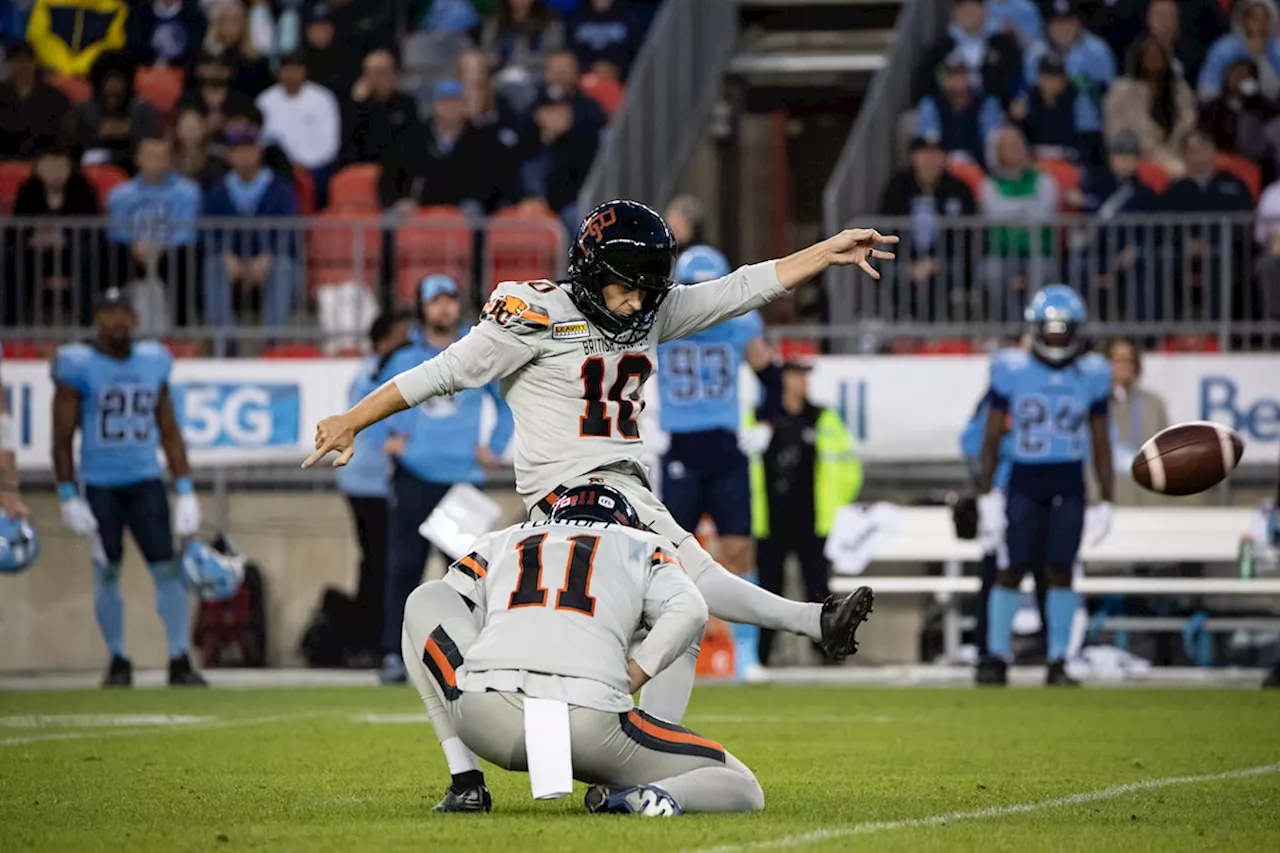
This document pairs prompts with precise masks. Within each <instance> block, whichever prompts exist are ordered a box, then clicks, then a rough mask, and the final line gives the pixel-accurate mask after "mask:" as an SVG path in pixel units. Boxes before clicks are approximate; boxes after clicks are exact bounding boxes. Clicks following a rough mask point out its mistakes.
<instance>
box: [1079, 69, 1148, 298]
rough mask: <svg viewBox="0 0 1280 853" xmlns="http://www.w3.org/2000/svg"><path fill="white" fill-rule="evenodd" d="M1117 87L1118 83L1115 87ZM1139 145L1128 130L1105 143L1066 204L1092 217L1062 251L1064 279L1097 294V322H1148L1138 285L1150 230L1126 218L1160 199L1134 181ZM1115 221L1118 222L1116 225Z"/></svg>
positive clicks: (1139, 155)
mask: <svg viewBox="0 0 1280 853" xmlns="http://www.w3.org/2000/svg"><path fill="white" fill-rule="evenodd" d="M1117 85H1118V84H1117ZM1141 154H1142V147H1141V145H1140V143H1139V142H1138V137H1137V136H1135V135H1134V134H1133V132H1132V131H1128V130H1126V131H1122V132H1120V133H1118V134H1116V135H1115V136H1113V137H1111V138H1110V139H1109V140H1108V142H1107V160H1106V162H1105V164H1102V165H1097V166H1091V167H1090V168H1088V169H1086V170H1085V172H1084V175H1083V178H1082V180H1081V185H1080V189H1079V190H1078V191H1076V192H1075V193H1072V194H1069V195H1068V197H1067V201H1068V202H1069V203H1071V204H1072V205H1074V206H1076V207H1078V208H1080V209H1081V210H1084V211H1085V212H1087V213H1091V214H1093V215H1094V219H1093V220H1092V221H1091V222H1090V223H1089V225H1087V226H1086V227H1084V228H1081V229H1078V230H1077V231H1075V232H1073V234H1072V239H1073V242H1072V244H1071V251H1070V252H1068V253H1067V266H1068V280H1069V281H1071V282H1072V283H1073V284H1074V285H1075V286H1076V288H1077V289H1078V290H1080V291H1081V292H1082V293H1088V292H1090V291H1092V292H1094V293H1097V294H1098V296H1097V298H1096V300H1093V302H1094V304H1096V305H1097V306H1098V310H1097V314H1098V316H1099V319H1106V320H1123V319H1137V320H1144V319H1147V318H1148V317H1149V316H1150V314H1149V309H1148V305H1147V301H1146V300H1145V299H1144V298H1143V297H1144V296H1145V294H1144V293H1142V291H1141V290H1140V289H1138V288H1139V287H1140V283H1141V282H1142V281H1143V280H1144V279H1143V276H1144V275H1145V271H1146V269H1147V268H1148V264H1149V263H1150V261H1151V258H1150V257H1148V254H1149V250H1150V245H1149V242H1150V241H1149V238H1148V234H1149V233H1150V229H1149V228H1147V227H1146V226H1144V225H1142V224H1140V223H1137V222H1133V221H1130V220H1128V219H1127V217H1129V216H1131V215H1133V214H1141V213H1153V212H1155V211H1157V210H1159V209H1160V197H1159V195H1157V193H1156V192H1155V190H1153V189H1151V187H1149V186H1147V185H1146V184H1144V183H1143V182H1142V181H1141V180H1139V178H1138V164H1139V162H1140V161H1141ZM1117 218H1118V219H1119V222H1117V221H1116V220H1117Z"/></svg>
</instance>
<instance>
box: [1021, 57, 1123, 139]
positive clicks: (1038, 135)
mask: <svg viewBox="0 0 1280 853" xmlns="http://www.w3.org/2000/svg"><path fill="white" fill-rule="evenodd" d="M1009 117H1010V118H1011V119H1012V120H1013V121H1014V122H1016V123H1017V124H1018V126H1019V127H1021V128H1022V132H1023V134H1024V135H1025V136H1026V137H1027V144H1028V145H1030V146H1031V153H1032V156H1033V157H1035V158H1036V159H1037V160H1040V159H1054V160H1069V161H1079V162H1095V161H1096V159H1097V157H1098V151H1099V144H1100V131H1101V129H1102V118H1101V116H1100V115H1099V114H1098V105H1097V104H1095V103H1094V102H1093V100H1092V99H1090V98H1086V97H1084V96H1082V95H1081V94H1080V90H1078V89H1077V88H1076V86H1075V84H1074V83H1072V82H1071V81H1070V80H1068V79H1067V67H1066V63H1065V62H1064V61H1063V58H1062V56H1061V55H1060V54H1057V53H1046V54H1044V55H1043V56H1041V57H1040V67H1039V73H1038V74H1037V75H1036V81H1035V87H1034V88H1032V89H1031V90H1030V91H1028V92H1027V93H1026V94H1025V95H1023V96H1021V97H1019V98H1018V99H1017V100H1015V101H1014V102H1013V103H1012V104H1011V105H1010V106H1009Z"/></svg>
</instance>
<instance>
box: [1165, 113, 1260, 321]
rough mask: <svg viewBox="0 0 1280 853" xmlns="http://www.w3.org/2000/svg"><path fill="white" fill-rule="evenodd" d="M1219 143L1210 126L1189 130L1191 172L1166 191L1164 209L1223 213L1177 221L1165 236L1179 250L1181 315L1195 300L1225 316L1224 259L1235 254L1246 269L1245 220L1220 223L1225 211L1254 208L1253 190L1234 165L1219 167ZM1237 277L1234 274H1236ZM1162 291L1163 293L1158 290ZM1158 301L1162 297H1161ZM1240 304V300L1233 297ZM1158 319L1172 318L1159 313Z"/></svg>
mask: <svg viewBox="0 0 1280 853" xmlns="http://www.w3.org/2000/svg"><path fill="white" fill-rule="evenodd" d="M1216 154H1217V147H1216V146H1215V145H1214V144H1213V137H1212V136H1211V135H1210V134H1209V133H1208V132H1206V131H1204V130H1201V129H1196V130H1193V131H1191V132H1190V133H1188V134H1187V136H1186V138H1185V139H1184V140H1183V143H1182V159H1183V162H1184V163H1185V164H1186V177H1185V178H1183V179H1182V180H1180V181H1175V182H1174V183H1172V184H1170V185H1169V189H1168V190H1166V191H1165V194H1164V197H1163V204H1162V208H1163V210H1165V211H1167V212H1169V213H1203V214H1218V215H1217V216H1212V217H1206V219H1208V220H1209V221H1210V223H1211V224H1209V225H1208V226H1207V227H1206V226H1205V225H1204V224H1203V222H1199V221H1197V222H1192V223H1183V224H1178V225H1174V226H1171V227H1170V228H1169V229H1168V230H1167V232H1166V234H1165V240H1166V241H1167V242H1168V243H1170V244H1172V246H1173V247H1174V248H1175V251H1178V252H1179V255H1180V256H1178V257H1175V258H1174V259H1173V260H1174V269H1171V270H1168V271H1167V272H1168V274H1169V276H1170V277H1171V278H1172V279H1173V280H1174V283H1175V286H1176V287H1177V288H1178V290H1179V291H1181V295H1185V296H1186V297H1187V298H1186V299H1184V298H1181V295H1180V294H1179V293H1178V292H1175V304H1174V305H1173V306H1171V308H1172V311H1173V313H1174V314H1175V316H1177V317H1178V318H1179V319H1190V318H1187V317H1185V314H1184V311H1183V308H1184V306H1185V305H1186V303H1187V302H1188V301H1189V302H1190V303H1192V305H1193V307H1194V306H1198V308H1199V313H1200V314H1201V315H1202V316H1204V317H1205V318H1206V319H1225V318H1223V316H1222V312H1221V304H1222V288H1223V285H1224V282H1223V280H1222V264H1223V261H1224V260H1230V261H1231V263H1230V267H1231V270H1232V271H1239V270H1241V269H1243V260H1244V259H1243V252H1244V240H1245V232H1244V228H1243V226H1242V225H1241V224H1240V223H1233V224H1230V225H1227V226H1226V227H1225V229H1224V227H1223V226H1222V225H1220V224H1218V223H1219V222H1220V221H1221V217H1222V215H1223V214H1232V213H1243V212H1246V211H1251V210H1253V196H1252V195H1251V194H1250V192H1249V188H1248V187H1247V186H1246V185H1245V183H1244V182H1243V181H1241V180H1240V179H1239V178H1237V177H1236V176H1235V175H1233V174H1231V173H1230V172H1228V171H1225V170H1223V169H1219V168H1217V166H1216V165H1215V164H1214V158H1215V155H1216ZM1233 277H1234V276H1233ZM1156 295H1157V297H1159V296H1160V293H1159V292H1157V294H1156ZM1156 301H1157V304H1159V300H1158V299H1157V300H1156ZM1232 304H1233V305H1236V306H1239V305H1240V304H1241V303H1240V300H1239V299H1233V302H1232ZM1157 319H1168V318H1167V317H1165V316H1157Z"/></svg>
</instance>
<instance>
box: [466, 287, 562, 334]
mask: <svg viewBox="0 0 1280 853" xmlns="http://www.w3.org/2000/svg"><path fill="white" fill-rule="evenodd" d="M480 315H481V316H482V317H484V318H485V319H486V320H492V321H493V322H495V323H497V324H498V325H499V326H504V327H508V326H516V327H523V328H526V329H545V328H547V327H548V326H550V325H551V318H550V317H548V316H547V312H546V311H545V310H543V309H542V307H541V306H538V305H530V304H529V303H528V302H525V301H524V300H523V299H521V298H520V297H519V296H512V295H511V294H510V293H508V294H504V295H503V296H495V297H494V298H493V299H490V300H489V301H488V302H486V303H485V304H484V308H483V309H481V311H480Z"/></svg>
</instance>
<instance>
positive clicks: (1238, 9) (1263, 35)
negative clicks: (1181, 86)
mask: <svg viewBox="0 0 1280 853" xmlns="http://www.w3.org/2000/svg"><path fill="white" fill-rule="evenodd" d="M1278 25H1280V14H1277V12H1276V4H1275V3H1274V2H1273V0H1240V2H1238V3H1236V4H1235V5H1234V7H1232V9H1231V32H1229V33H1227V34H1226V35H1224V36H1222V37H1221V38H1219V39H1218V40H1217V41H1215V42H1214V43H1213V46H1212V47H1210V48H1209V55H1208V56H1206V57H1205V60H1204V67H1203V68H1201V69H1200V78H1199V80H1198V81H1197V83H1196V94H1197V95H1199V96H1200V100H1201V101H1211V100H1213V99H1214V98H1216V97H1218V96H1219V95H1220V94H1222V87H1223V84H1224V83H1225V81H1226V76H1227V67H1228V66H1229V65H1231V63H1233V62H1235V61H1236V60H1237V59H1252V60H1253V61H1254V63H1255V64H1256V65H1257V67H1258V84H1259V85H1260V86H1261V88H1262V93H1263V94H1264V95H1266V96H1267V97H1269V98H1280V37H1277V36H1276V29H1277V26H1278ZM1197 35H1198V34H1197Z"/></svg>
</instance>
